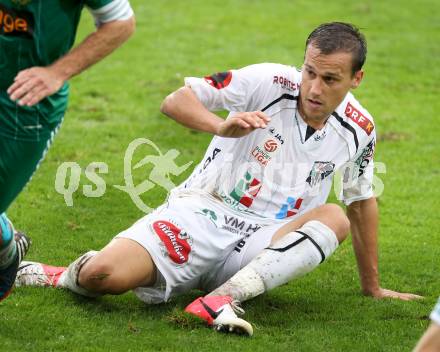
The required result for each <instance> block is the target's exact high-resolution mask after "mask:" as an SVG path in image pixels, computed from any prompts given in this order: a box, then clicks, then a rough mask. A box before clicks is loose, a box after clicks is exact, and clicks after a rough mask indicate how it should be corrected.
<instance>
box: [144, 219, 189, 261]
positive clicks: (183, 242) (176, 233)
mask: <svg viewBox="0 0 440 352" xmlns="http://www.w3.org/2000/svg"><path fill="white" fill-rule="evenodd" d="M152 228H153V231H154V232H155V233H156V235H157V236H159V238H160V240H161V241H162V246H161V247H162V248H161V249H162V253H163V254H164V255H165V256H168V257H169V258H170V259H171V261H172V262H174V263H175V264H178V265H183V264H185V263H186V262H188V259H189V255H190V253H191V244H192V239H191V237H190V236H189V235H188V233H186V232H185V231H183V230H182V229H180V228H179V227H177V226H176V225H174V224H172V223H171V222H169V221H165V220H159V221H155V222H154V223H153V224H152Z"/></svg>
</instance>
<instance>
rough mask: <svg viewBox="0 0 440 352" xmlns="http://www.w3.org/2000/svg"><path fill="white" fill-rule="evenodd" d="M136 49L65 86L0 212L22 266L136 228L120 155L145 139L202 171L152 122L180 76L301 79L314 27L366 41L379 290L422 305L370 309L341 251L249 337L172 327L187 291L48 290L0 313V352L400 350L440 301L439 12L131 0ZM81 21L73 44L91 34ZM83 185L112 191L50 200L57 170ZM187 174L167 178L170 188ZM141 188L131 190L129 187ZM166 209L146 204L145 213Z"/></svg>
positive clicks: (432, 4) (29, 293)
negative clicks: (341, 29) (27, 171)
mask: <svg viewBox="0 0 440 352" xmlns="http://www.w3.org/2000/svg"><path fill="white" fill-rule="evenodd" d="M132 3H133V6H134V9H135V10H136V13H137V32H136V34H135V36H134V37H133V38H132V39H131V40H130V41H129V42H128V43H127V44H126V45H125V46H124V47H123V48H122V49H121V50H118V51H117V52H116V53H114V55H112V56H111V57H109V58H107V59H106V60H105V61H103V62H102V63H100V64H98V65H96V66H95V67H93V68H92V69H90V70H88V71H87V72H85V73H83V74H82V75H81V76H79V77H76V78H75V79H73V80H72V90H71V100H70V107H69V111H68V114H67V116H66V119H65V122H64V125H63V128H62V129H61V131H60V133H59V135H58V137H57V138H56V140H55V143H54V145H53V147H52V148H51V151H50V153H49V154H48V156H47V159H46V160H45V162H44V163H43V164H42V165H41V167H40V169H39V170H38V172H37V173H36V174H35V176H34V177H33V179H32V182H31V183H30V184H29V185H28V187H27V188H26V189H25V190H24V191H23V192H22V193H21V195H20V196H19V198H18V199H17V200H16V201H15V203H14V204H13V206H12V207H11V208H10V209H9V212H8V213H9V216H10V217H11V218H12V220H13V221H14V222H15V224H16V225H17V226H18V227H19V228H20V229H22V230H24V231H25V232H27V233H28V234H30V235H31V236H32V238H33V240H34V245H33V248H32V249H31V252H30V253H29V256H28V258H30V259H33V260H38V261H43V262H49V263H54V264H59V265H66V264H68V263H69V262H71V261H72V260H73V259H75V258H76V257H77V256H78V255H79V254H81V253H83V252H85V251H87V250H89V249H99V248H101V247H102V246H103V245H105V244H106V243H107V242H108V241H109V240H110V239H111V238H112V237H113V236H114V235H115V234H117V233H118V232H119V231H121V230H123V229H125V228H127V227H128V226H130V225H131V224H132V223H133V222H134V221H135V220H136V219H138V218H139V217H140V216H141V215H142V214H141V212H140V211H139V210H138V209H137V208H136V207H135V205H134V204H133V203H132V201H131V200H130V198H129V196H128V195H127V194H126V193H123V192H121V191H120V190H117V189H116V188H114V187H113V185H120V184H123V172H124V171H123V157H124V152H125V149H126V148H127V146H128V144H129V143H130V142H131V141H132V140H133V139H135V138H138V137H146V138H149V139H151V140H152V141H153V142H155V143H156V144H157V145H158V146H159V148H160V149H161V150H162V152H166V151H167V150H169V149H172V148H175V149H178V150H179V151H180V152H181V155H180V156H179V157H178V158H177V161H178V164H179V165H182V164H184V163H186V162H188V161H194V162H198V161H199V160H200V159H201V157H202V155H203V152H204V149H205V148H206V146H207V144H208V143H209V140H210V136H209V135H206V134H202V133H195V132H191V131H189V130H187V129H185V128H183V127H181V126H178V125H177V124H176V123H174V122H173V121H171V120H169V119H167V118H165V117H163V116H162V115H161V114H160V113H159V105H160V103H161V100H162V99H163V98H164V97H165V96H166V95H167V94H168V93H169V92H171V91H173V90H174V89H176V88H178V87H179V86H180V85H182V79H183V77H184V76H188V75H192V76H203V75H206V74H208V73H213V72H217V71H222V70H224V69H228V68H236V67H241V66H245V65H247V64H251V63H256V62H265V61H266V62H267V61H269V62H282V63H287V64H293V65H297V66H299V65H301V63H302V57H303V47H304V44H303V43H304V40H305V38H306V36H307V35H308V33H309V32H310V31H311V30H312V29H313V28H314V27H315V26H316V25H318V24H320V23H322V22H327V21H332V20H342V21H350V22H353V23H356V24H357V25H359V26H360V27H361V28H363V31H364V33H365V34H366V36H367V38H368V41H369V54H368V59H367V64H366V67H365V70H366V77H365V80H364V82H363V84H362V85H361V87H360V88H359V89H358V90H357V91H356V92H355V93H356V96H357V98H358V99H359V100H360V101H361V102H362V104H363V105H364V106H366V107H367V108H368V110H369V111H370V112H371V113H372V114H373V116H374V117H375V122H376V125H377V131H378V133H379V143H378V149H377V154H376V160H377V161H381V162H383V163H385V164H386V166H387V173H386V174H385V175H381V179H382V180H383V182H384V184H385V192H384V193H383V195H382V196H381V197H380V211H381V224H380V233H381V235H380V271H381V280H382V284H383V286H385V287H387V288H391V289H396V290H402V291H409V292H415V293H418V294H422V295H424V296H426V299H425V300H423V301H418V302H400V301H393V300H384V301H377V300H373V299H370V298H365V297H363V296H362V295H361V294H360V290H359V281H358V276H357V270H356V264H355V259H354V255H353V251H352V249H351V244H350V241H349V240H347V241H346V242H345V243H344V244H343V245H342V246H341V247H340V248H339V250H338V251H337V252H336V253H335V255H334V256H333V257H332V258H331V259H330V260H329V261H328V263H326V264H325V265H323V266H321V267H319V268H318V269H317V270H316V271H314V272H313V273H311V274H309V275H308V276H306V277H304V278H302V279H300V280H297V281H295V282H292V283H290V284H288V285H285V286H283V287H280V288H277V289H275V290H273V291H272V292H270V293H268V294H265V295H263V296H261V297H258V298H256V299H255V300H252V301H250V302H246V303H245V304H244V308H245V309H246V318H247V319H248V320H249V321H251V322H252V323H253V324H254V326H255V336H254V337H253V338H252V339H245V338H241V337H237V336H225V335H221V334H216V333H214V332H212V331H210V330H209V329H206V328H204V327H203V326H202V325H200V324H198V323H197V322H195V321H193V320H190V319H188V318H187V317H185V316H183V315H182V313H181V310H182V309H183V308H184V307H185V306H186V304H188V303H189V302H190V301H191V300H192V299H193V298H194V297H196V296H197V292H194V293H191V294H188V295H186V296H183V297H179V298H178V299H177V300H175V301H173V302H172V303H170V304H167V305H159V306H145V305H144V304H143V303H142V302H140V301H138V300H137V299H136V298H135V297H134V295H133V294H132V293H128V294H125V295H122V296H117V297H110V296H109V297H104V298H100V299H97V300H89V299H84V298H80V297H76V296H74V295H72V294H70V293H68V292H63V291H59V290H50V289H48V290H44V289H35V288H19V289H16V290H15V291H14V293H13V294H12V295H11V297H10V298H9V299H7V300H6V301H4V302H2V303H1V304H0V321H1V323H0V336H1V346H2V349H3V350H4V351H23V350H24V351H109V350H111V351H229V350H240V351H267V350H273V351H287V350H289V351H342V350H346V351H368V352H372V351H409V350H411V348H412V347H413V346H414V344H415V342H416V340H417V339H418V337H419V336H420V335H421V334H422V332H423V331H424V329H425V328H426V326H427V324H428V320H427V315H428V314H429V312H430V310H431V308H432V306H433V305H434V302H435V300H436V298H437V296H438V295H439V294H440V280H439V272H438V266H439V248H440V236H439V232H438V231H439V230H438V229H439V228H440V223H439V216H438V214H439V210H440V206H439V199H440V192H439V188H438V180H439V173H440V170H439V165H440V160H439V150H440V148H439V147H440V145H439V137H440V135H439V125H438V116H437V115H438V112H439V111H440V103H439V100H438V97H439V93H440V88H439V87H440V86H439V84H438V79H439V77H440V67H439V65H438V58H439V57H440V45H439V43H440V22H439V21H438V19H439V18H440V8H439V7H438V4H437V2H436V1H434V0H431V1H428V0H423V1H418V2H412V1H383V2H379V1H364V2H354V1H348V0H347V1H321V0H315V1H305V0H300V1H291V0H282V1H281V0H279V1H262V0H255V1H249V0H234V1H232V0H226V1H219V0H215V1H200V0H190V1H184V2H183V1H166V0H162V1H159V0H156V1H141V0H136V1H135V0H132ZM89 17H90V16H88V15H87V16H84V18H83V22H82V25H81V28H80V31H79V32H80V33H79V39H80V38H83V37H84V36H85V35H86V33H87V32H88V31H89V30H91V29H92V28H93V26H92V21H91V20H90V18H89ZM65 161H75V162H77V163H78V164H79V165H80V166H81V167H82V168H83V170H84V168H85V167H86V166H87V165H88V164H89V163H90V162H92V161H103V162H105V163H107V164H108V165H109V172H108V174H106V175H102V177H103V178H104V179H105V181H106V183H107V191H106V193H105V195H104V196H103V197H101V198H95V199H93V198H87V197H85V196H84V195H83V194H82V186H83V185H86V184H90V182H89V181H88V180H87V179H86V178H85V175H84V173H83V174H82V177H81V182H80V187H79V189H78V191H77V192H76V193H75V195H74V206H73V207H67V206H66V205H65V203H64V200H63V197H62V196H61V195H60V194H58V193H57V192H56V191H55V187H54V182H55V175H56V171H57V168H58V166H59V165H60V164H61V163H62V162H65ZM188 173H189V171H188V172H185V173H184V174H182V175H180V176H179V177H177V178H175V179H174V181H175V182H176V183H177V182H180V181H181V180H183V179H184V178H185V177H186V176H187V175H188ZM137 177H141V175H137ZM164 197H165V193H164V192H162V191H161V190H159V189H158V190H153V191H151V192H149V193H148V194H146V195H145V200H146V202H147V204H149V205H150V206H157V205H159V204H160V203H161V202H162V201H163V200H164Z"/></svg>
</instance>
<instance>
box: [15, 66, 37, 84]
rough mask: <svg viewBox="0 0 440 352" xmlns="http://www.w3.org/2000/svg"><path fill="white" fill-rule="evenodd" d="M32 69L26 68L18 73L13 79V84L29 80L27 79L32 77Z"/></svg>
mask: <svg viewBox="0 0 440 352" xmlns="http://www.w3.org/2000/svg"><path fill="white" fill-rule="evenodd" d="M32 72H33V71H32V69H31V68H27V69H26V70H22V71H20V72H19V73H17V75H16V76H15V78H14V82H20V81H21V82H23V81H26V80H28V79H29V77H31V76H32Z"/></svg>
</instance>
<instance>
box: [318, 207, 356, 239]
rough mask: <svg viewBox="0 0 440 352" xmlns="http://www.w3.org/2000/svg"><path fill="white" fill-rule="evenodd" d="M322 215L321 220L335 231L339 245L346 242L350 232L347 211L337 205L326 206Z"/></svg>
mask: <svg viewBox="0 0 440 352" xmlns="http://www.w3.org/2000/svg"><path fill="white" fill-rule="evenodd" d="M322 213H323V214H322V219H320V220H321V221H322V222H323V223H324V224H326V225H327V226H328V227H330V228H331V229H332V230H333V231H334V233H335V235H336V237H337V238H338V241H339V243H341V242H342V241H344V240H345V239H346V238H347V236H348V233H349V232H350V220H349V219H348V217H347V215H346V214H345V211H344V210H343V209H342V208H341V207H340V206H339V205H337V204H325V205H324V206H323V207H322Z"/></svg>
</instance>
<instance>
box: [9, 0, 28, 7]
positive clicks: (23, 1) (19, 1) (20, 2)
mask: <svg viewBox="0 0 440 352" xmlns="http://www.w3.org/2000/svg"><path fill="white" fill-rule="evenodd" d="M12 2H13V3H14V4H17V5H21V6H25V5H27V4H29V3H30V2H32V0H12Z"/></svg>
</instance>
